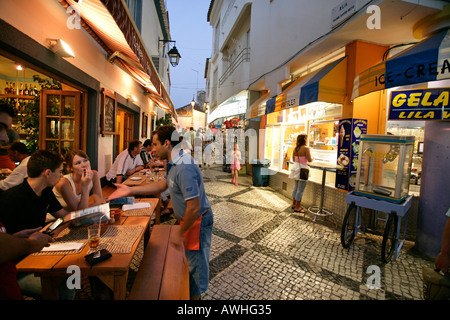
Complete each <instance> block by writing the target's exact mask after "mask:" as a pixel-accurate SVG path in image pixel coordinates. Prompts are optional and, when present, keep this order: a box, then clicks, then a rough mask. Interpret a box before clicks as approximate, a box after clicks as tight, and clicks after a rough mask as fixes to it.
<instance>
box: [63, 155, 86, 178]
mask: <svg viewBox="0 0 450 320" xmlns="http://www.w3.org/2000/svg"><path fill="white" fill-rule="evenodd" d="M75 156H79V157H82V158H85V159H87V160H89V157H88V155H87V154H86V152H84V151H83V150H69V151H67V153H66V154H65V156H64V172H66V173H68V172H69V169H70V168H72V166H73V158H75Z"/></svg>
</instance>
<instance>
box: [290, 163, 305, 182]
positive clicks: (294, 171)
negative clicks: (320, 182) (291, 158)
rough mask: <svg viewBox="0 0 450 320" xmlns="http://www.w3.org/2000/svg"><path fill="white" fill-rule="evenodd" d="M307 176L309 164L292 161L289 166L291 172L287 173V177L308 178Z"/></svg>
mask: <svg viewBox="0 0 450 320" xmlns="http://www.w3.org/2000/svg"><path fill="white" fill-rule="evenodd" d="M308 177H309V166H307V165H304V164H301V163H298V162H294V163H293V164H292V166H291V173H289V178H291V179H295V180H308Z"/></svg>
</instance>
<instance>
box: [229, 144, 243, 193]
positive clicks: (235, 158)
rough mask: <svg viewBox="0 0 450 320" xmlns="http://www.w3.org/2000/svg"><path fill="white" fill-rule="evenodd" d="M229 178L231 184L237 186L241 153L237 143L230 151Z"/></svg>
mask: <svg viewBox="0 0 450 320" xmlns="http://www.w3.org/2000/svg"><path fill="white" fill-rule="evenodd" d="M230 169H231V176H232V177H233V179H232V180H231V183H234V185H235V186H237V185H238V177H239V170H241V152H240V151H239V149H238V144H237V142H235V143H234V150H233V151H231V166H230Z"/></svg>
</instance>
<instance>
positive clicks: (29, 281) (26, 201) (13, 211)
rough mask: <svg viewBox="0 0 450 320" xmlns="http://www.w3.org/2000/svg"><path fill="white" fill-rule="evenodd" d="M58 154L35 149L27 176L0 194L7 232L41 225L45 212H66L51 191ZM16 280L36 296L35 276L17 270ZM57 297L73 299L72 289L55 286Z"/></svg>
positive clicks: (58, 171)
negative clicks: (57, 291)
mask: <svg viewBox="0 0 450 320" xmlns="http://www.w3.org/2000/svg"><path fill="white" fill-rule="evenodd" d="M62 164H63V159H62V157H61V156H60V155H59V154H57V153H55V152H52V151H46V150H39V151H36V152H35V153H33V154H32V155H31V157H30V159H29V160H28V165H27V172H28V178H27V179H25V180H24V181H23V182H22V183H21V184H19V185H17V186H15V187H12V188H10V189H8V190H6V191H4V192H2V193H1V194H0V207H1V208H2V210H1V211H0V221H1V222H2V223H3V226H4V227H5V230H6V232H7V233H9V234H15V233H17V232H19V231H22V230H25V229H36V228H42V227H44V226H45V225H46V221H45V220H46V216H47V212H48V213H50V214H51V215H53V216H54V217H55V218H64V216H66V215H67V214H68V212H67V211H65V210H64V209H63V208H62V206H61V204H60V203H59V201H58V200H57V199H56V197H55V195H54V194H53V187H54V186H55V185H56V184H57V183H58V181H59V179H61V177H62V171H63V165H62ZM17 281H18V283H19V286H20V288H21V290H22V292H23V293H24V294H26V295H27V296H31V297H35V298H40V296H41V287H40V279H39V277H35V276H34V275H33V273H27V272H20V273H19V274H18V275H17ZM59 289H60V290H59V292H60V299H73V297H74V295H75V291H74V290H70V289H68V288H67V287H66V286H65V282H63V284H62V285H61V286H60V288H59Z"/></svg>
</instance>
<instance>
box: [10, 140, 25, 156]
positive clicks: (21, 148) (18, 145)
mask: <svg viewBox="0 0 450 320" xmlns="http://www.w3.org/2000/svg"><path fill="white" fill-rule="evenodd" d="M9 148H10V149H11V151H18V152H19V153H20V154H28V149H27V146H26V145H25V143H22V142H20V141H16V142H13V143H12V144H11V146H10V147H9Z"/></svg>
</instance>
